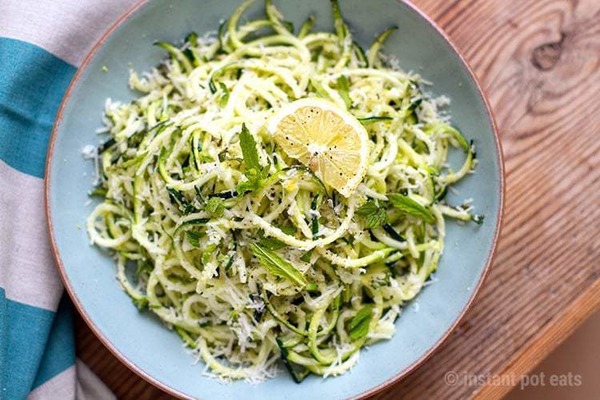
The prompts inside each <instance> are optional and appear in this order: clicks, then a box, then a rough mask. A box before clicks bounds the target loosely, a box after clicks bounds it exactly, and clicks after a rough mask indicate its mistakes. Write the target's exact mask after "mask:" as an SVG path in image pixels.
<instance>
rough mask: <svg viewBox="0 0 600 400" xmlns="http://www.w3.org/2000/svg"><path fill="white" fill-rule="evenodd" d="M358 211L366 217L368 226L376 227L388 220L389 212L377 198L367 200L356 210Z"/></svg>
mask: <svg viewBox="0 0 600 400" xmlns="http://www.w3.org/2000/svg"><path fill="white" fill-rule="evenodd" d="M356 213H357V214H358V215H360V216H361V217H364V219H365V225H366V227H367V228H376V227H378V226H380V225H383V224H384V223H385V222H386V221H387V212H386V211H385V208H384V207H381V206H380V205H379V202H378V201H377V200H369V201H367V202H366V203H365V204H363V205H362V206H360V207H359V208H358V210H356Z"/></svg>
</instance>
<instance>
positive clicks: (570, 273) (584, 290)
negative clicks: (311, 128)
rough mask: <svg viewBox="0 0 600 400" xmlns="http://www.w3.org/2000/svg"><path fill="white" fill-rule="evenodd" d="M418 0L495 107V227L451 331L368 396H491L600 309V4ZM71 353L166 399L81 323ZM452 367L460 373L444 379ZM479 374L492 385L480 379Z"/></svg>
mask: <svg viewBox="0 0 600 400" xmlns="http://www.w3.org/2000/svg"><path fill="white" fill-rule="evenodd" d="M414 3H415V4H416V5H417V6H418V7H419V8H421V9H422V10H423V11H424V12H425V13H426V14H427V15H429V16H430V17H431V18H433V19H434V20H435V21H437V23H438V24H439V25H440V26H441V27H442V28H443V29H444V30H445V31H446V32H447V33H448V35H449V36H450V37H451V38H452V39H453V41H454V42H455V43H456V45H457V46H458V48H459V49H460V50H461V51H462V53H463V54H464V55H465V57H466V59H467V61H468V62H469V63H470V64H471V66H472V67H473V69H474V70H475V73H476V75H477V77H478V78H479V80H480V82H481V84H482V86H483V88H484V91H485V92H486V93H487V95H488V97H489V99H490V101H491V104H492V107H493V110H494V112H495V114H496V119H497V123H498V127H499V132H500V136H501V141H502V145H503V147H504V155H505V160H506V185H507V187H506V211H505V218H504V220H505V223H504V227H503V231H502V236H501V239H500V242H499V247H498V254H497V257H496V260H495V263H494V266H493V269H492V271H491V273H490V274H489V277H488V279H487V283H486V284H485V286H484V287H483V289H482V290H481V292H480V294H479V297H478V300H477V302H476V303H475V305H474V306H473V308H472V309H471V310H470V311H469V312H468V314H467V316H466V318H465V319H464V320H463V322H462V323H461V325H460V327H459V328H458V329H457V330H456V331H455V333H453V334H452V335H451V337H450V338H449V340H448V341H446V343H445V344H444V345H442V347H441V348H440V349H439V350H438V351H437V352H436V353H435V354H434V355H433V357H431V358H430V359H429V360H428V361H427V362H426V363H425V364H424V365H422V366H421V367H420V368H419V369H417V370H416V371H415V372H414V373H412V374H411V375H410V376H409V377H407V378H406V379H404V380H403V381H401V382H399V383H398V384H396V385H394V386H393V387H391V388H389V389H388V390H387V391H385V392H383V393H380V394H378V395H377V396H375V398H376V399H398V398H445V399H462V398H467V397H476V398H485V399H490V398H499V397H501V396H502V395H504V394H506V393H507V392H508V391H509V390H510V389H511V385H510V384H508V383H510V382H509V381H511V380H512V381H514V382H518V381H516V380H514V379H513V378H518V377H519V376H521V375H522V374H526V373H527V372H528V371H531V369H532V368H533V367H534V366H535V365H536V364H537V363H538V362H539V361H540V360H541V359H543V358H544V357H545V356H546V355H547V354H548V353H549V352H550V351H552V349H554V348H555V347H556V346H557V345H558V344H559V343H560V342H561V341H562V340H564V339H565V338H566V337H567V336H568V335H569V334H570V333H571V332H573V330H574V329H575V328H576V327H577V326H578V325H579V324H580V323H581V321H583V320H584V319H585V318H586V317H587V316H589V315H590V314H591V313H592V312H593V311H594V310H595V309H597V308H598V306H599V305H600V263H599V262H598V260H600V111H599V110H598V108H600V2H599V1H598V0H579V1H577V0H544V1H542V0H521V1H514V0H414ZM77 344H78V348H77V351H78V356H79V357H80V358H81V359H82V360H83V361H85V362H86V363H87V364H88V365H89V366H90V367H91V369H92V370H93V371H94V372H96V373H97V374H98V376H99V377H100V378H101V379H102V380H103V381H104V382H105V383H106V384H107V385H108V386H109V387H110V388H111V389H112V390H113V391H114V392H115V394H117V396H118V397H119V398H122V399H141V398H152V399H167V398H171V397H170V396H168V395H166V394H164V393H163V392H161V391H160V390H159V389H156V388H154V387H153V386H151V385H150V384H148V383H146V382H145V381H143V380H142V379H140V378H138V377H137V376H136V375H135V374H134V373H133V372H131V371H129V370H128V369H127V368H126V367H125V366H123V365H122V364H121V363H120V362H119V361H117V359H115V358H114V357H113V356H112V355H111V354H110V353H109V352H108V351H107V350H106V349H105V348H104V347H103V346H102V345H101V344H100V342H99V341H98V340H97V339H96V338H95V337H94V336H93V335H92V333H91V332H90V330H89V329H88V328H87V327H86V326H85V324H84V323H83V322H81V320H79V321H78V323H77ZM449 371H450V372H451V373H455V374H458V375H457V376H459V377H469V378H468V379H465V378H461V379H459V381H460V382H459V383H457V384H453V385H452V384H448V383H447V382H446V381H448V377H447V375H446V374H447V373H448V372H449ZM482 376H483V377H484V378H485V377H487V376H489V377H491V378H493V377H499V378H496V380H495V382H494V379H490V380H489V382H488V383H487V384H486V383H485V382H483V383H484V384H483V385H478V384H476V381H477V377H482ZM445 377H446V379H445ZM471 377H475V379H473V378H471ZM594 378H596V377H583V384H585V380H586V379H594ZM480 380H481V379H480ZM483 381H486V379H483ZM450 383H452V382H450ZM495 383H496V384H495ZM497 383H501V384H497Z"/></svg>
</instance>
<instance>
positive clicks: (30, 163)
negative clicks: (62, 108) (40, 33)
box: [0, 37, 76, 178]
mask: <svg viewBox="0 0 600 400" xmlns="http://www.w3.org/2000/svg"><path fill="white" fill-rule="evenodd" d="M75 71H76V69H75V67H73V66H72V65H70V64H68V63H66V62H65V61H63V60H61V59H59V58H57V57H55V56H53V55H52V54H50V53H48V52H47V51H45V50H43V49H41V48H39V47H37V46H35V45H33V44H30V43H26V42H22V41H20V40H15V39H9V38H4V37H2V38H0V159H1V160H3V161H4V162H5V163H7V164H8V165H10V166H11V167H13V168H15V169H17V170H19V171H21V172H24V173H26V174H29V175H33V176H36V177H38V178H42V177H43V176H44V165H45V162H46V149H47V147H48V139H49V138H50V132H51V130H52V125H53V123H54V118H55V116H56V112H57V111H58V107H59V105H60V102H61V100H62V97H63V95H64V93H65V91H66V89H67V87H68V85H69V82H70V81H71V78H72V77H73V75H74V74H75Z"/></svg>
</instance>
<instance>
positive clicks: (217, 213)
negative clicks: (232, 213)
mask: <svg viewBox="0 0 600 400" xmlns="http://www.w3.org/2000/svg"><path fill="white" fill-rule="evenodd" d="M204 210H205V211H206V212H207V213H209V214H210V215H212V216H213V217H216V218H221V217H222V216H223V213H224V212H225V204H224V202H223V199H221V198H219V197H211V198H210V199H208V201H207V202H206V205H205V206H204Z"/></svg>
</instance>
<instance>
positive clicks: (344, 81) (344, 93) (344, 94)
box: [337, 75, 352, 109]
mask: <svg viewBox="0 0 600 400" xmlns="http://www.w3.org/2000/svg"><path fill="white" fill-rule="evenodd" d="M337 89H338V92H339V94H340V97H341V98H342V100H344V103H345V104H346V108H348V109H349V108H350V107H352V99H350V82H348V78H346V76H345V75H340V77H339V78H338V79H337Z"/></svg>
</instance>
